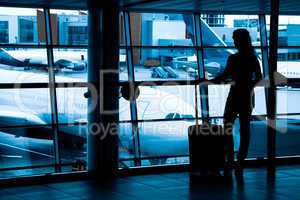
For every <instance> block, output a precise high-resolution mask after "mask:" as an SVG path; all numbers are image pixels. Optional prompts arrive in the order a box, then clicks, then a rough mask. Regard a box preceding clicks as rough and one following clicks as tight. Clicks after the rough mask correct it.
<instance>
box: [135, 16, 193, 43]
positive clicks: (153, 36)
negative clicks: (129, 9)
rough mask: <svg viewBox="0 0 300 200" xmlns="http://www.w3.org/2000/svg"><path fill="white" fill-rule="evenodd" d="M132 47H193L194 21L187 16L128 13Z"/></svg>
mask: <svg viewBox="0 0 300 200" xmlns="http://www.w3.org/2000/svg"><path fill="white" fill-rule="evenodd" d="M130 25H131V26H130V28H131V38H132V40H131V41H132V45H134V46H193V45H195V44H194V41H195V34H194V20H193V16H192V15H189V14H170V13H130Z"/></svg>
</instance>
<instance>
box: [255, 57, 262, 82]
mask: <svg viewBox="0 0 300 200" xmlns="http://www.w3.org/2000/svg"><path fill="white" fill-rule="evenodd" d="M254 75H255V78H254V85H256V84H257V83H258V82H259V81H261V80H262V73H261V68H260V64H259V62H258V59H257V58H256V57H255V68H254Z"/></svg>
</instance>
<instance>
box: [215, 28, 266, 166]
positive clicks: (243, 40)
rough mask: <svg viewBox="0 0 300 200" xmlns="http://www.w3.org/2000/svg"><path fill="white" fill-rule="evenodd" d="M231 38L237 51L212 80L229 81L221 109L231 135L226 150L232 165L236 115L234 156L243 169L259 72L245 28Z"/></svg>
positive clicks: (234, 33)
mask: <svg viewBox="0 0 300 200" xmlns="http://www.w3.org/2000/svg"><path fill="white" fill-rule="evenodd" d="M232 37H233V40H234V45H235V47H236V48H237V50H238V52H237V53H235V54H233V55H230V56H229V58H228V60H227V64H226V68H225V70H224V72H223V73H222V74H221V75H220V76H218V77H216V78H215V79H214V80H213V81H215V82H221V81H225V80H230V81H232V85H231V87H230V91H229V94H228V97H227V101H226V106H225V111H224V131H225V134H229V135H230V136H229V137H228V141H227V148H226V149H227V157H228V162H229V164H230V165H232V164H233V160H234V150H233V136H232V127H233V123H234V121H235V119H236V117H237V116H239V120H240V148H239V153H238V156H237V159H238V169H242V168H241V166H242V163H243V161H244V159H245V158H246V157H247V154H248V148H249V142H250V118H251V113H252V110H253V107H254V94H253V89H254V86H255V84H256V83H257V82H258V81H260V80H261V79H262V75H261V70H260V64H259V62H258V59H257V57H256V55H255V52H254V49H253V47H252V44H251V38H250V35H249V32H248V31H247V30H246V29H237V30H235V31H234V32H233V36H232Z"/></svg>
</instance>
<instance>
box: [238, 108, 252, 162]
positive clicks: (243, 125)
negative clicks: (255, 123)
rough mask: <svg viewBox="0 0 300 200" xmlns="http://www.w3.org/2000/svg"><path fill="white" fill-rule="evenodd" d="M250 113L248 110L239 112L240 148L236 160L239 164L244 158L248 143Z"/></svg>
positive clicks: (246, 153)
mask: <svg viewBox="0 0 300 200" xmlns="http://www.w3.org/2000/svg"><path fill="white" fill-rule="evenodd" d="M250 116H251V115H250V114H249V113H248V112H245V113H240V116H239V119H240V148H239V154H238V162H239V163H240V164H242V163H243V161H244V160H245V159H246V157H247V155H248V149H249V144H250Z"/></svg>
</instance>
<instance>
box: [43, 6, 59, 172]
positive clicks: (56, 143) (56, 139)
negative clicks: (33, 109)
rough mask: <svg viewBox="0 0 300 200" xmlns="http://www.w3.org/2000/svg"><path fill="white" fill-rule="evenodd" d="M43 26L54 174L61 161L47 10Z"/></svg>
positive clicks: (57, 170) (47, 10) (46, 10)
mask: <svg viewBox="0 0 300 200" xmlns="http://www.w3.org/2000/svg"><path fill="white" fill-rule="evenodd" d="M44 16H45V24H46V26H45V27H46V45H47V59H48V60H47V61H48V66H49V91H50V103H51V118H52V129H53V130H54V139H53V143H54V157H55V172H60V171H61V159H60V148H59V146H60V145H59V135H58V134H59V130H58V115H57V96H56V87H55V72H54V70H55V69H54V64H53V63H54V62H53V49H52V47H51V45H52V34H51V33H52V32H51V23H50V11H49V9H48V8H45V9H44Z"/></svg>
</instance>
